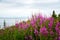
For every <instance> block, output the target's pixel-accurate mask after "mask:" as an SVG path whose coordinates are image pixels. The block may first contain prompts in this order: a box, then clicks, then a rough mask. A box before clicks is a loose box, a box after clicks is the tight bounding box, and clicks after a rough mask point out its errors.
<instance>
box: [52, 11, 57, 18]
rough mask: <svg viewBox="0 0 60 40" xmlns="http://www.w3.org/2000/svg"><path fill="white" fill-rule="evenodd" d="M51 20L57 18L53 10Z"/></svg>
mask: <svg viewBox="0 0 60 40" xmlns="http://www.w3.org/2000/svg"><path fill="white" fill-rule="evenodd" d="M52 17H53V18H57V15H56V14H55V11H54V10H53V14H52Z"/></svg>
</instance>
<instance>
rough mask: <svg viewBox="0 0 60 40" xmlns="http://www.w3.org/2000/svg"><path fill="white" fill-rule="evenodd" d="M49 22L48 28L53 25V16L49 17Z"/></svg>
mask: <svg viewBox="0 0 60 40" xmlns="http://www.w3.org/2000/svg"><path fill="white" fill-rule="evenodd" d="M49 21H50V22H49V24H48V26H49V28H52V26H53V21H54V18H52V17H51V18H49Z"/></svg>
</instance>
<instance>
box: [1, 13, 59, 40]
mask: <svg viewBox="0 0 60 40" xmlns="http://www.w3.org/2000/svg"><path fill="white" fill-rule="evenodd" d="M59 18H60V17H56V18H54V16H53V17H49V18H46V17H43V16H42V15H41V14H38V15H35V16H33V15H32V18H31V19H29V20H27V21H22V22H20V23H16V24H15V26H14V27H12V28H9V29H8V28H7V29H5V30H4V33H3V35H0V40H60V20H58V19H59ZM0 34H1V33H0Z"/></svg>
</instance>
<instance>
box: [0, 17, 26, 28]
mask: <svg viewBox="0 0 60 40" xmlns="http://www.w3.org/2000/svg"><path fill="white" fill-rule="evenodd" d="M4 20H5V23H6V26H7V27H8V26H11V25H15V23H19V22H20V21H24V20H25V21H26V20H27V18H0V28H3V27H4V26H3V25H4Z"/></svg>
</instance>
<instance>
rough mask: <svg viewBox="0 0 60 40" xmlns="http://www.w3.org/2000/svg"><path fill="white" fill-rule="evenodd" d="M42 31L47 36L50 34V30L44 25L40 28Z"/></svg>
mask: <svg viewBox="0 0 60 40" xmlns="http://www.w3.org/2000/svg"><path fill="white" fill-rule="evenodd" d="M40 33H41V34H42V35H45V36H47V35H48V31H47V29H46V27H45V26H44V27H42V28H40Z"/></svg>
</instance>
